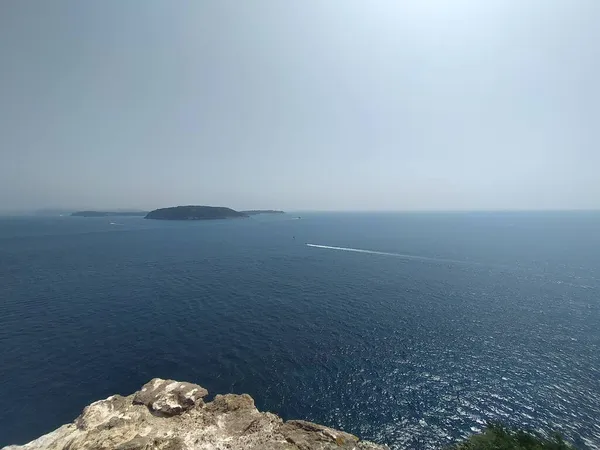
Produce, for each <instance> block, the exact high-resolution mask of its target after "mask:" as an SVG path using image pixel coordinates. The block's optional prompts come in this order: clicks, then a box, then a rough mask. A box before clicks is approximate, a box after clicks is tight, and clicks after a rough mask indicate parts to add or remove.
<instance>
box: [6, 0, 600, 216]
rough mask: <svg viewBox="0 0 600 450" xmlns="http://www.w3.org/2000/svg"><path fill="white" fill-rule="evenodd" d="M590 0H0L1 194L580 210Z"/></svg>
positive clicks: (67, 202)
mask: <svg viewBox="0 0 600 450" xmlns="http://www.w3.org/2000/svg"><path fill="white" fill-rule="evenodd" d="M599 24H600V0H412V1H408V0H407V1H401V0H390V1H373V0H369V1H367V0H362V1H352V0H338V1H332V0H328V1H323V0H312V1H311V0H298V1H282V0H272V1H260V0H253V1H239V0H232V1H223V0H214V1H211V2H209V1H199V0H190V1H171V0H169V1H167V0H161V1H152V0H137V1H134V0H127V1H123V0H108V1H107V0H102V1H81V0H72V1H63V0H48V1H45V0H44V1H41V0H2V1H1V2H0V152H1V154H0V156H1V159H0V209H15V208H37V207H60V206H62V207H75V208H84V207H85V208H88V207H90V208H107V207H111V208H115V207H140V208H153V207H160V206H169V205H174V204H212V205H225V206H231V207H234V208H258V207H264V208H285V209H354V210H371V209H384V210H401V209H411V210H412V209H482V208H484V209H507V208H510V209H512V208H518V209H522V208H535V209H547V208H599V207H600V87H599V84H600V25H599Z"/></svg>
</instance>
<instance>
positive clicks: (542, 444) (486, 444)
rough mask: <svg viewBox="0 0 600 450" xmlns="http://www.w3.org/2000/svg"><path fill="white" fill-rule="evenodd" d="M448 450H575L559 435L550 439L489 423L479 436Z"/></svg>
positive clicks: (554, 435) (531, 432)
mask: <svg viewBox="0 0 600 450" xmlns="http://www.w3.org/2000/svg"><path fill="white" fill-rule="evenodd" d="M449 450H575V447H574V446H572V445H571V444H569V443H568V442H566V441H565V440H564V439H563V438H562V437H561V435H560V434H558V433H555V434H553V435H552V436H550V437H545V436H542V435H540V434H538V433H535V432H533V431H525V430H514V429H510V428H507V427H505V426H503V425H501V424H496V423H490V424H488V426H487V428H486V429H485V430H484V431H483V432H482V433H480V434H476V435H473V436H471V437H470V438H468V439H467V440H465V441H463V442H460V443H458V444H456V445H454V446H452V447H450V449H449Z"/></svg>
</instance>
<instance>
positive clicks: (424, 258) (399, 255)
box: [306, 244, 477, 264]
mask: <svg viewBox="0 0 600 450" xmlns="http://www.w3.org/2000/svg"><path fill="white" fill-rule="evenodd" d="M306 245H307V247H313V248H323V249H326V250H338V251H342V252H354V253H368V254H371V255H383V256H394V257H396V258H403V259H411V260H415V261H430V262H440V263H454V264H477V263H474V262H470V261H459V260H456V259H444V258H430V257H427V256H416V255H406V254H403V253H390V252H378V251H376V250H363V249H360V248H349V247H334V246H332V245H319V244H306Z"/></svg>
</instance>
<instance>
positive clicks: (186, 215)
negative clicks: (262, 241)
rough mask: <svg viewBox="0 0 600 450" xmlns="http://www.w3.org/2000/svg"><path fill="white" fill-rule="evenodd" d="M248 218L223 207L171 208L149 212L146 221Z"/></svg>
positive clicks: (241, 213)
mask: <svg viewBox="0 0 600 450" xmlns="http://www.w3.org/2000/svg"><path fill="white" fill-rule="evenodd" d="M241 217H248V215H247V214H244V213H243V212H240V211H235V210H233V209H231V208H225V207H224V206H173V207H170V208H160V209H155V210H154V211H150V212H149V213H148V214H147V215H146V219H156V220H214V219H235V218H241Z"/></svg>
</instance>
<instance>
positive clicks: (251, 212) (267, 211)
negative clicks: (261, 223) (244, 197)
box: [240, 209, 285, 216]
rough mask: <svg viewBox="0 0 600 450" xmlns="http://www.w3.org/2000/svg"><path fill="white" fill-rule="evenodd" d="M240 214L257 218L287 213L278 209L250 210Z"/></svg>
mask: <svg viewBox="0 0 600 450" xmlns="http://www.w3.org/2000/svg"><path fill="white" fill-rule="evenodd" d="M240 212H241V213H243V214H246V215H248V216H256V215H257V214H285V211H278V210H276V209H250V210H248V211H240Z"/></svg>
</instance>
